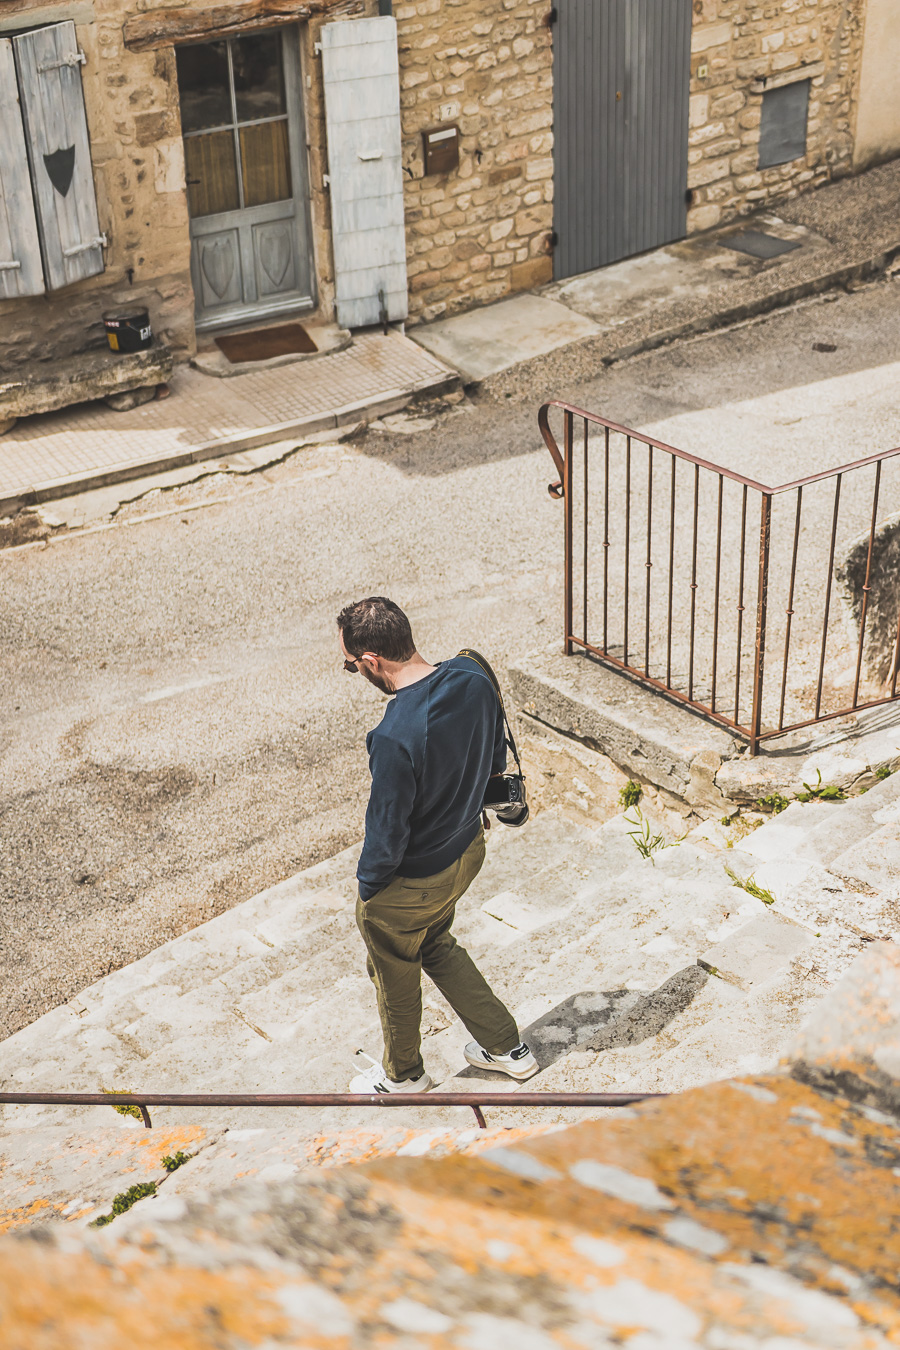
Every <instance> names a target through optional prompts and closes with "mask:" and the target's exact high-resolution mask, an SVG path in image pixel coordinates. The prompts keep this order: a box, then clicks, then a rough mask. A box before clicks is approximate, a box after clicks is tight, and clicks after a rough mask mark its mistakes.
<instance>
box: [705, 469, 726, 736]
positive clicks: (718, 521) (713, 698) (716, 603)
mask: <svg viewBox="0 0 900 1350" xmlns="http://www.w3.org/2000/svg"><path fill="white" fill-rule="evenodd" d="M724 482H725V480H724V478H723V477H722V475H721V474H719V504H718V508H717V511H716V587H715V595H714V598H713V640H712V688H711V690H710V699H709V706H710V709H711V711H712V712H715V711H716V666H717V663H718V656H719V578H720V575H721V571H722V486H723V484H724Z"/></svg>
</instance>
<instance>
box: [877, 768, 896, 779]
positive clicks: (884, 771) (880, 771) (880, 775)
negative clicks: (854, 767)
mask: <svg viewBox="0 0 900 1350" xmlns="http://www.w3.org/2000/svg"><path fill="white" fill-rule="evenodd" d="M893 772H894V770H893V769H892V768H891V767H890V765H889V764H879V766H878V768H877V769H876V770H875V777H876V778H877V779H878V780H879V782H881V781H882V779H885V778H890V776H891V774H892V773H893Z"/></svg>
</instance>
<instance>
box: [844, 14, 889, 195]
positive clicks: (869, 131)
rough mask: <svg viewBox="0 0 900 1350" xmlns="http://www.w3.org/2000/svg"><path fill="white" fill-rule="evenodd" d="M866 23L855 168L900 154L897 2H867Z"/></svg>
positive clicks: (857, 120)
mask: <svg viewBox="0 0 900 1350" xmlns="http://www.w3.org/2000/svg"><path fill="white" fill-rule="evenodd" d="M865 23H866V26H865V32H864V34H863V54H862V69H861V72H860V80H859V104H858V107H857V114H856V143H855V147H854V152H853V163H854V166H855V167H856V168H864V167H865V166H866V165H867V164H874V163H877V162H878V161H879V160H884V159H891V158H892V157H893V156H894V155H900V0H868V4H867V5H866V19H865Z"/></svg>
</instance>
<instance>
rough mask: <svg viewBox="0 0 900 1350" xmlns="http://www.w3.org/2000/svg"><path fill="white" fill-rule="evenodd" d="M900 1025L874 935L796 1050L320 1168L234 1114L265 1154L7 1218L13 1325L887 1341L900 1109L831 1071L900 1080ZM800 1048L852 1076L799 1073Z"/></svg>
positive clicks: (5, 1280) (63, 1344)
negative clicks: (450, 1139)
mask: <svg viewBox="0 0 900 1350" xmlns="http://www.w3.org/2000/svg"><path fill="white" fill-rule="evenodd" d="M898 1027H900V957H898V955H897V952H896V949H895V948H893V947H890V948H888V947H884V948H878V949H876V950H874V951H870V952H869V953H867V954H866V955H864V956H863V957H861V958H860V960H859V961H858V962H857V965H856V966H855V967H854V969H853V971H852V972H851V973H850V974H849V975H848V977H847V980H846V981H845V983H844V985H843V987H842V988H841V989H840V990H838V991H835V994H834V995H833V996H832V999H831V1001H830V1012H826V1010H825V1009H824V1008H823V1009H822V1011H821V1013H820V1014H819V1015H818V1017H817V1019H815V1020H814V1023H811V1024H810V1027H809V1029H808V1031H807V1033H805V1037H801V1039H800V1042H799V1043H798V1047H797V1053H798V1054H799V1055H800V1056H801V1059H800V1060H799V1061H797V1062H796V1063H792V1064H788V1065H786V1066H785V1067H786V1068H788V1069H790V1068H793V1070H794V1073H793V1075H792V1074H791V1073H788V1072H785V1073H776V1074H770V1075H767V1076H746V1077H743V1078H738V1079H735V1080H732V1081H729V1082H719V1083H712V1084H709V1085H708V1086H706V1087H702V1088H697V1089H694V1090H693V1091H690V1092H685V1093H681V1094H678V1095H676V1096H672V1097H669V1098H665V1099H661V1100H658V1101H653V1102H646V1103H644V1104H642V1105H641V1106H639V1107H636V1108H632V1109H629V1110H627V1111H622V1112H618V1113H609V1114H608V1115H607V1116H606V1117H605V1118H603V1119H597V1120H591V1121H586V1122H584V1123H583V1124H580V1125H574V1126H571V1127H569V1128H566V1129H556V1130H551V1131H546V1130H545V1131H543V1132H542V1133H535V1134H530V1133H529V1132H528V1131H527V1130H523V1131H518V1132H514V1134H512V1135H510V1134H505V1133H500V1132H494V1135H493V1137H492V1138H490V1139H485V1138H484V1137H482V1138H480V1139H476V1140H471V1139H470V1140H468V1141H465V1142H464V1141H463V1140H461V1139H460V1140H459V1145H460V1147H458V1148H457V1149H456V1150H455V1151H450V1152H448V1151H447V1148H446V1141H445V1140H438V1139H435V1140H434V1141H433V1142H434V1144H435V1149H436V1153H430V1152H429V1145H430V1143H431V1142H432V1140H429V1138H428V1137H427V1136H423V1137H422V1139H423V1143H422V1147H421V1148H418V1149H417V1148H415V1147H409V1146H405V1147H402V1148H400V1149H399V1150H398V1149H396V1147H394V1148H389V1150H388V1151H389V1153H390V1156H382V1157H375V1158H374V1159H371V1160H369V1161H361V1162H357V1163H356V1164H354V1165H352V1166H347V1167H342V1168H337V1169H336V1170H329V1171H322V1172H319V1174H318V1175H310V1174H309V1173H308V1172H307V1173H306V1174H304V1175H294V1174H293V1173H292V1171H291V1168H290V1166H287V1167H285V1166H284V1165H282V1167H281V1169H280V1170H279V1169H278V1167H277V1166H276V1167H272V1165H271V1156H272V1155H271V1138H270V1137H269V1132H262V1135H261V1136H256V1135H255V1134H254V1133H253V1132H245V1133H243V1135H242V1138H241V1146H242V1147H243V1157H242V1159H241V1161H240V1164H239V1165H240V1166H241V1167H242V1168H243V1167H245V1166H246V1164H247V1162H248V1161H250V1160H251V1159H252V1153H253V1140H254V1138H258V1139H259V1141H260V1157H259V1161H260V1162H261V1163H263V1164H264V1166H263V1167H262V1168H261V1169H260V1170H259V1171H258V1172H257V1173H256V1176H255V1178H254V1179H252V1180H251V1179H245V1180H243V1181H241V1180H239V1179H238V1178H237V1177H236V1176H235V1173H234V1170H231V1171H229V1167H228V1165H227V1164H228V1159H227V1156H226V1158H225V1163H226V1167H225V1170H224V1172H220V1173H218V1174H216V1173H209V1172H207V1173H206V1174H205V1175H202V1174H201V1171H200V1161H201V1159H195V1160H193V1161H189V1162H187V1163H186V1164H185V1165H184V1167H183V1168H181V1169H179V1171H178V1172H177V1173H176V1174H175V1176H176V1177H177V1178H178V1182H177V1185H178V1190H177V1191H176V1189H175V1186H174V1185H171V1186H170V1183H169V1182H166V1181H162V1184H161V1186H160V1187H159V1193H158V1195H157V1196H155V1197H153V1198H147V1199H144V1200H141V1201H139V1202H138V1203H137V1204H136V1205H135V1206H134V1207H133V1208H132V1209H131V1210H130V1211H129V1212H128V1213H126V1214H123V1215H121V1216H120V1217H119V1218H117V1219H116V1220H115V1222H114V1223H113V1224H112V1225H111V1226H109V1227H107V1228H104V1229H103V1230H101V1231H96V1230H94V1231H91V1230H87V1229H82V1230H81V1231H79V1230H78V1225H77V1224H75V1225H71V1226H68V1227H66V1226H64V1225H62V1224H55V1225H54V1224H50V1225H45V1226H43V1227H34V1226H32V1228H31V1229H30V1232H29V1233H26V1234H24V1235H22V1236H19V1237H18V1238H17V1237H15V1236H12V1237H5V1238H2V1239H0V1309H2V1315H3V1325H2V1330H3V1336H4V1346H9V1347H10V1350H70V1347H72V1346H73V1345H85V1346H88V1345H89V1346H91V1347H92V1348H93V1347H96V1348H97V1350H106V1347H110V1350H112V1347H113V1346H118V1345H121V1344H122V1343H123V1342H124V1343H132V1344H134V1345H136V1346H145V1345H146V1346H151V1345H152V1346H154V1347H161V1348H162V1350H274V1348H275V1347H278V1346H285V1347H289V1346H290V1347H297V1346H303V1347H304V1350H306V1347H310V1350H314V1348H315V1347H325V1346H329V1347H341V1348H342V1350H369V1347H373V1346H379V1347H384V1348H386V1347H396V1348H397V1350H410V1348H411V1347H413V1346H415V1347H417V1350H418V1348H419V1347H422V1348H423V1350H424V1347H428V1348H429V1350H501V1347H510V1346H516V1347H521V1348H522V1350H556V1348H557V1347H558V1348H559V1350H595V1348H597V1347H602V1346H613V1345H618V1346H621V1345H626V1346H627V1345H629V1344H632V1345H634V1346H635V1347H638V1346H639V1347H641V1350H732V1347H734V1348H735V1350H749V1347H756V1346H766V1347H769V1350H776V1347H777V1350H802V1348H803V1347H808V1348H809V1350H882V1348H883V1350H887V1347H889V1346H892V1345H893V1346H896V1345H897V1344H898V1343H900V1294H898V1286H897V1270H898V1268H900V1229H898V1225H897V1214H898V1213H900V1115H897V1114H894V1113H893V1112H892V1103H891V1101H890V1100H889V1099H887V1098H886V1097H884V1096H883V1095H882V1096H881V1098H880V1099H879V1102H880V1105H879V1108H877V1109H873V1107H872V1106H870V1105H868V1104H866V1103H865V1102H859V1101H858V1100H853V1099H851V1098H849V1097H847V1096H845V1095H843V1094H842V1092H841V1087H842V1084H845V1083H849V1084H851V1085H853V1084H855V1083H856V1082H857V1081H861V1078H860V1075H863V1076H864V1075H865V1074H866V1073H867V1072H868V1070H867V1068H866V1066H867V1065H870V1064H873V1063H877V1064H878V1066H879V1072H880V1073H881V1074H882V1075H883V1076H884V1078H886V1079H888V1080H890V1081H892V1082H893V1083H894V1084H895V1085H896V1084H897V1083H898V1082H900V1056H898V1054H897V1048H898ZM801 1063H802V1064H805V1065H809V1064H811V1063H818V1064H820V1065H821V1064H824V1065H827V1066H831V1067H835V1066H840V1067H841V1068H842V1071H843V1072H844V1077H843V1078H840V1077H839V1076H837V1075H835V1074H832V1075H831V1076H830V1077H829V1078H828V1079H827V1081H824V1080H823V1081H822V1082H819V1083H816V1084H813V1083H811V1082H801V1081H798V1077H797V1072H798V1068H799V1065H800V1064H801ZM854 1091H855V1089H854ZM227 1138H228V1137H227V1135H226V1136H225V1137H224V1139H223V1141H222V1142H221V1147H222V1150H223V1152H224V1153H225V1154H226V1155H227V1154H229V1153H233V1154H234V1156H235V1158H236V1157H237V1152H236V1151H235V1150H229V1148H228V1144H227ZM199 1142H201V1141H199V1140H194V1141H193V1144H194V1146H195V1147H196V1145H197V1144H198V1143H199ZM485 1145H487V1147H485ZM282 1147H283V1146H282ZM267 1148H268V1149H269V1152H268V1153H267V1151H266V1150H267ZM158 1152H159V1150H158V1148H156V1149H154V1147H153V1145H149V1146H148V1157H150V1159H151V1164H152V1162H153V1157H152V1156H151V1155H155V1154H156V1153H158ZM327 1152H328V1150H326V1154H327ZM367 1152H368V1150H366V1149H363V1150H362V1152H361V1153H360V1151H359V1150H357V1153H356V1157H363V1158H365V1157H366V1155H367ZM126 1153H127V1150H126ZM211 1155H212V1149H210V1150H209V1151H208V1156H211ZM350 1155H351V1156H352V1155H353V1147H352V1145H351V1148H350ZM70 1156H71V1157H72V1158H73V1159H75V1158H77V1157H78V1150H77V1148H76V1149H74V1150H72V1151H71V1152H70ZM306 1156H307V1158H309V1159H310V1160H312V1159H311V1156H310V1154H309V1153H307V1155H306ZM332 1156H333V1155H332ZM201 1158H202V1155H201ZM326 1160H327V1157H326ZM157 1165H158V1164H157ZM192 1169H196V1170H195V1176H196V1182H197V1184H196V1186H195V1187H194V1188H193V1189H192V1187H191V1185H190V1177H191V1171H192ZM267 1169H268V1170H267ZM248 1170H252V1169H248ZM173 1181H174V1178H173ZM217 1182H218V1185H217V1184H216V1183H217ZM167 1186H169V1187H170V1188H169V1190H168V1192H167V1189H166V1188H167ZM33 1204H34V1196H32V1205H33ZM34 1239H40V1240H39V1241H36V1240H34Z"/></svg>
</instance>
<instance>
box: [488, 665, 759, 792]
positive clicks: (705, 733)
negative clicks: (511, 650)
mask: <svg viewBox="0 0 900 1350" xmlns="http://www.w3.org/2000/svg"><path fill="white" fill-rule="evenodd" d="M509 678H510V685H511V692H512V696H513V699H514V700H515V702H516V704H517V705H518V707H519V708H521V709H522V711H523V712H525V713H527V714H528V715H529V716H531V717H534V718H536V719H537V720H538V721H539V722H544V723H546V724H547V725H548V726H551V727H554V728H555V729H556V730H557V731H561V732H562V733H563V734H564V735H566V736H573V737H575V739H576V740H579V741H582V742H584V743H585V744H586V745H589V746H591V747H592V748H593V749H596V750H600V751H601V752H602V753H603V754H604V755H608V756H609V758H610V759H611V760H613V762H614V763H615V764H618V765H619V766H620V767H621V768H622V769H624V770H625V772H626V773H629V774H633V775H634V776H635V777H636V778H640V779H643V780H645V781H647V782H650V783H652V784H654V785H655V786H656V787H659V788H664V789H665V790H666V791H668V792H672V793H675V794H676V795H677V796H678V797H681V798H682V799H683V800H685V801H687V802H688V803H690V804H691V805H694V804H697V805H707V806H709V807H710V808H713V807H715V806H720V805H721V804H722V802H723V797H722V794H721V792H719V790H718V789H717V788H716V786H715V783H714V778H715V774H716V771H717V770H718V768H719V766H720V765H721V764H722V762H723V760H727V759H731V758H733V757H734V756H735V755H736V754H738V753H739V750H740V748H741V747H740V742H739V741H737V740H736V739H735V738H734V737H733V736H732V735H731V734H730V733H729V732H728V731H727V730H724V729H720V728H718V727H715V726H712V725H711V724H710V723H708V722H705V721H703V720H702V719H701V718H700V717H698V716H697V715H696V714H694V713H691V712H688V711H687V709H685V708H681V707H679V706H678V705H677V704H675V703H674V702H671V701H670V700H669V699H667V698H665V697H663V696H662V695H659V694H656V693H653V692H651V691H650V690H649V689H644V688H642V687H641V685H639V684H638V683H637V682H635V681H633V680H630V679H628V678H627V677H626V676H624V675H619V674H617V673H616V672H615V671H613V670H610V669H609V668H608V667H606V666H604V665H602V664H601V663H600V662H599V661H596V660H594V659H593V658H592V657H589V656H583V655H581V654H578V655H574V656H564V655H563V654H562V653H561V652H560V651H559V650H558V648H555V647H554V648H551V649H550V650H545V651H542V652H539V653H537V654H536V655H534V656H531V657H528V658H527V660H524V661H522V662H521V663H520V664H518V665H511V666H510V669H509Z"/></svg>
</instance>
